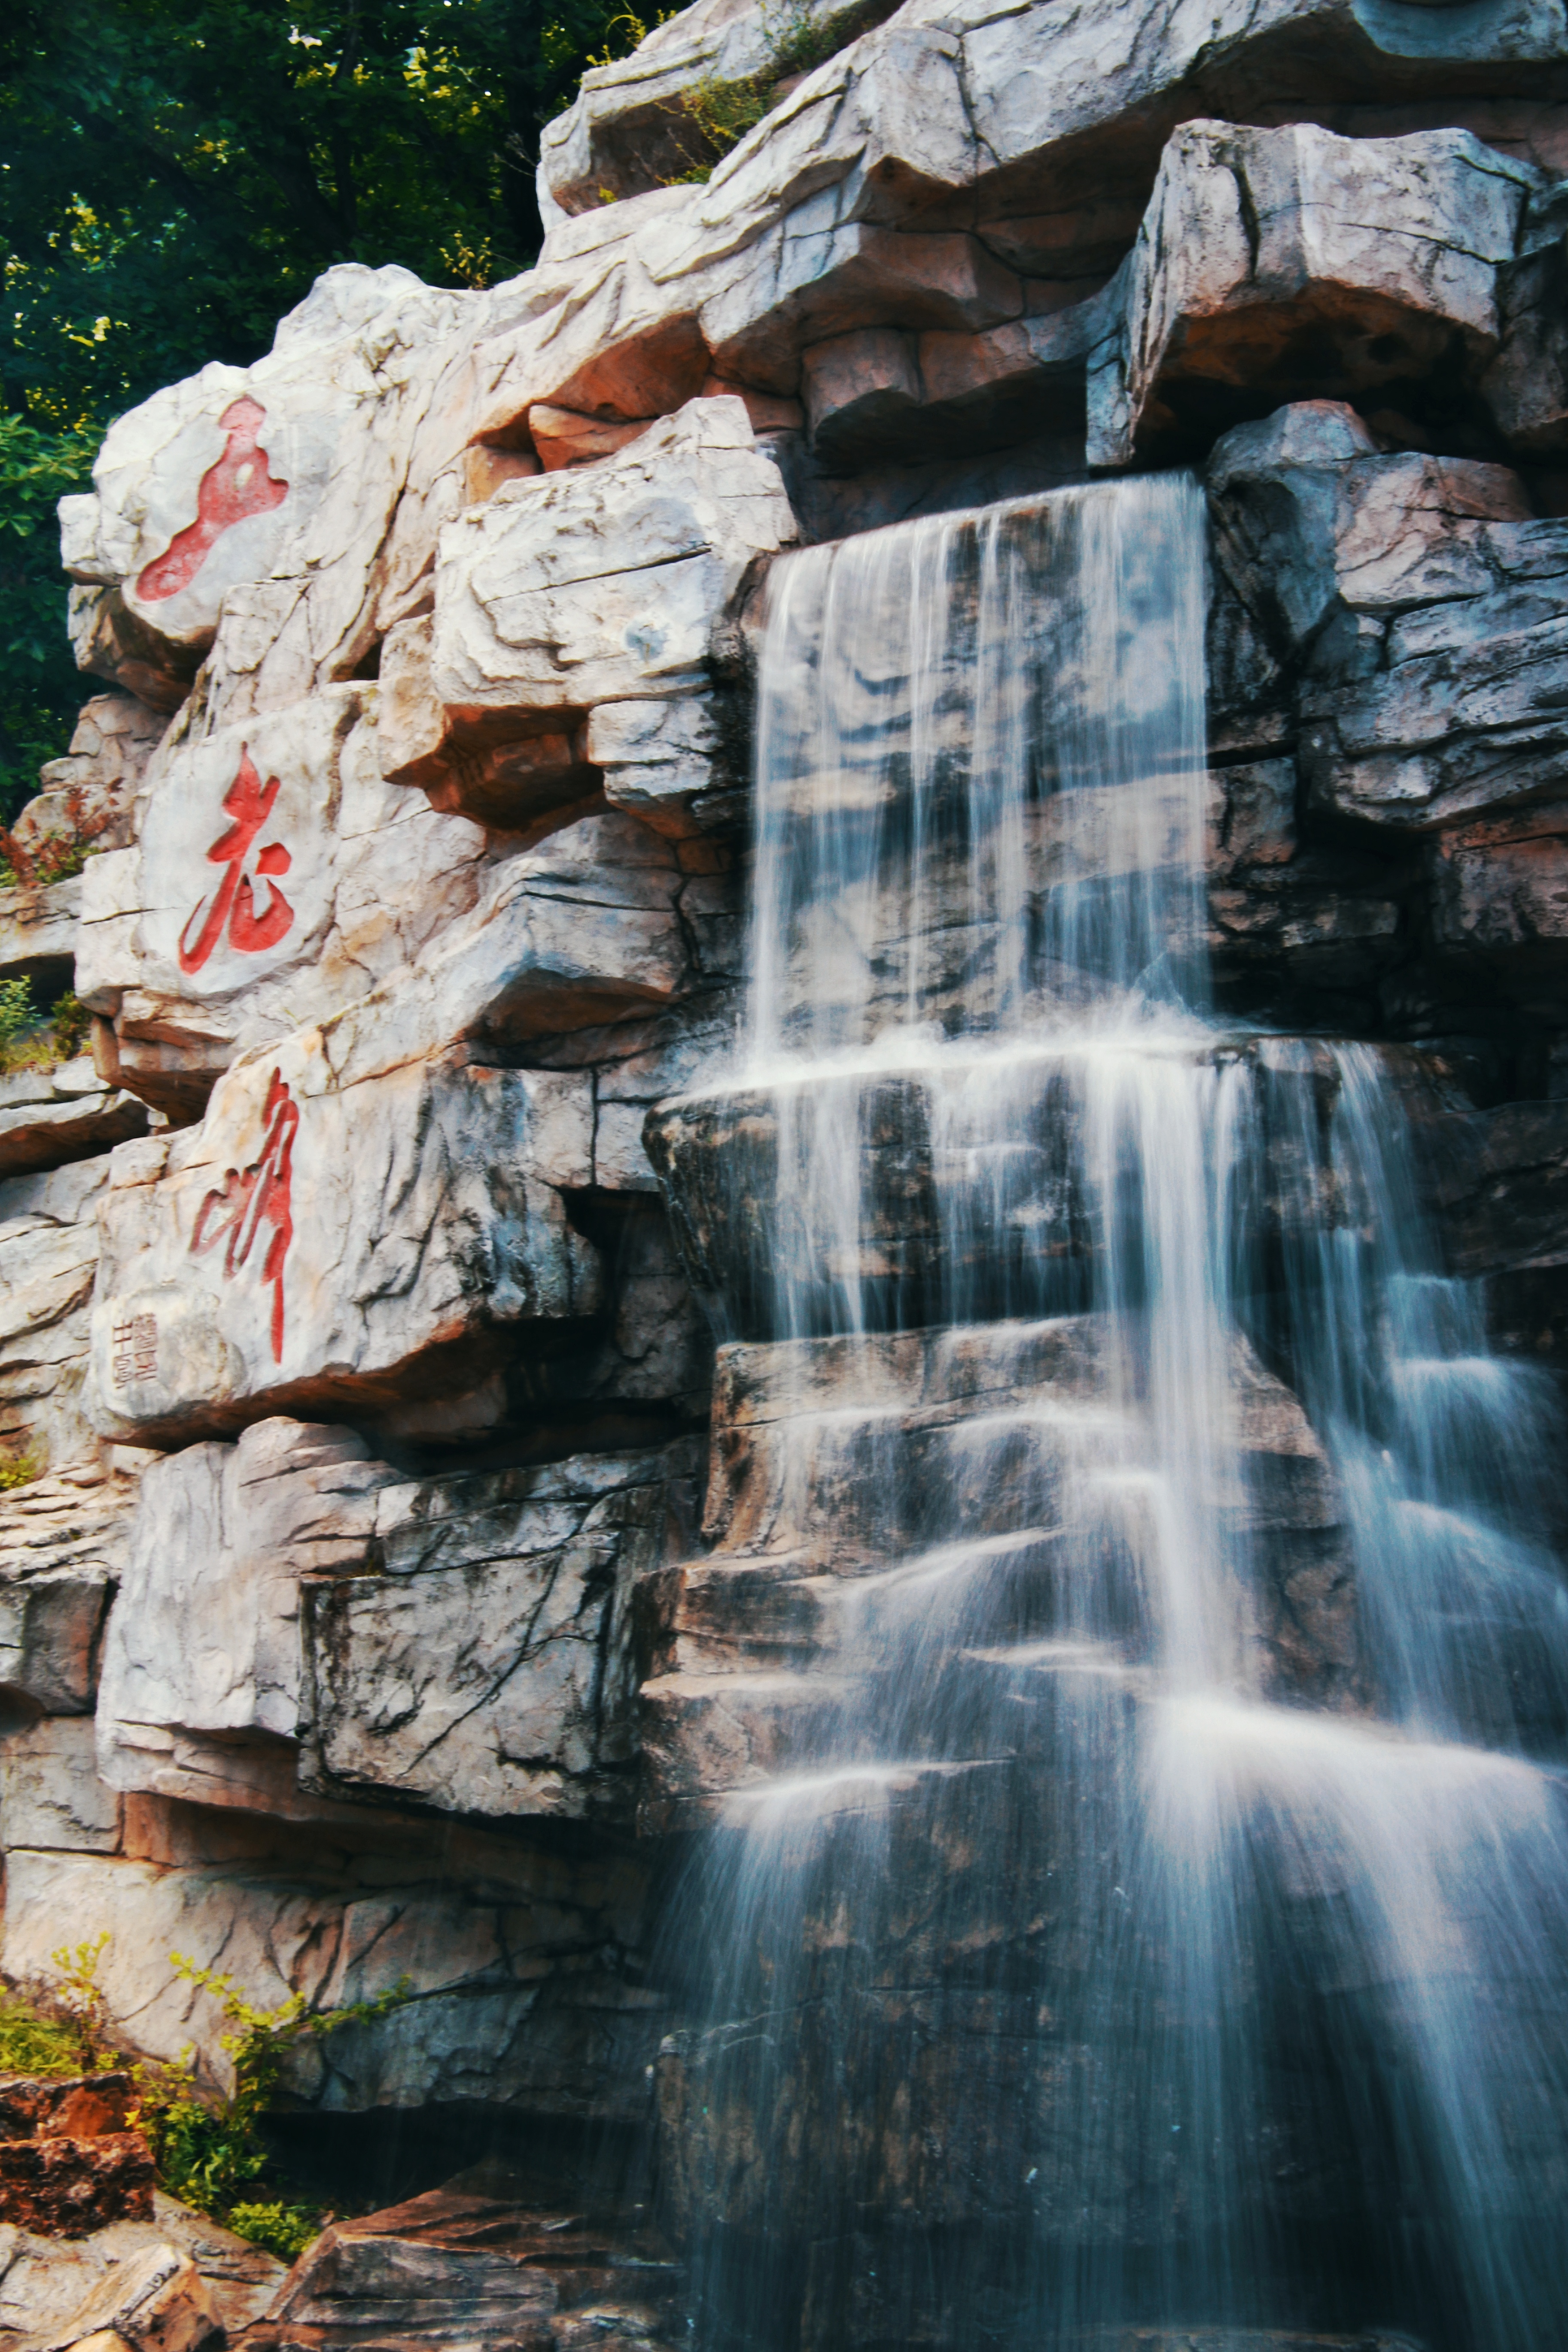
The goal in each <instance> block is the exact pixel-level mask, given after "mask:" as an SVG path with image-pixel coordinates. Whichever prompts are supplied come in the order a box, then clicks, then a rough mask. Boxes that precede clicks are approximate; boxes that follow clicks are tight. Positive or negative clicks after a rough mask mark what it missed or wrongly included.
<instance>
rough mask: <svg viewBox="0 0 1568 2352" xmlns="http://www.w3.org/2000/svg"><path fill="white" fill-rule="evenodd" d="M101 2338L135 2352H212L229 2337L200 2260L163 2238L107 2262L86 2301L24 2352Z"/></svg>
mask: <svg viewBox="0 0 1568 2352" xmlns="http://www.w3.org/2000/svg"><path fill="white" fill-rule="evenodd" d="M110 2331H112V2333H110ZM99 2336H101V2337H102V2338H103V2340H104V2342H105V2343H107V2344H112V2343H114V2341H115V2340H116V2339H119V2341H121V2342H122V2343H125V2344H129V2345H130V2346H131V2347H132V2352H207V2348H208V2347H221V2346H222V2345H223V2343H224V2340H225V2337H224V2326H223V2322H222V2320H221V2319H220V2318H219V2316H218V2309H217V2305H216V2303H215V2302H214V2300H213V2297H212V2294H211V2292H210V2290H209V2288H208V2286H207V2284H206V2281H205V2279H204V2278H203V2276H202V2274H201V2273H200V2271H199V2270H198V2269H197V2268H196V2265H195V2263H194V2262H193V2261H192V2259H191V2257H190V2255H189V2254H187V2253H185V2252H183V2251H182V2250H181V2248H179V2247H178V2246H172V2245H169V2244H167V2243H163V2242H160V2243H156V2244H153V2245H150V2246H140V2247H136V2248H134V2249H128V2250H127V2252H125V2253H123V2254H122V2255H121V2257H120V2259H119V2260H118V2261H117V2262H115V2263H112V2264H105V2266H104V2269H103V2272H102V2273H101V2275H100V2279H99V2281H98V2283H97V2284H96V2285H94V2286H92V2287H90V2288H89V2291H88V2294H87V2295H86V2297H85V2298H84V2299H83V2301H82V2302H81V2303H79V2305H77V2306H76V2308H75V2309H74V2310H72V2311H70V2312H69V2313H68V2314H67V2315H65V2316H64V2317H62V2318H60V2319H58V2320H57V2321H56V2322H55V2324H54V2326H52V2327H46V2328H44V2329H43V2330H42V2331H41V2332H40V2333H38V2334H37V2335H35V2336H27V2337H26V2338H25V2339H24V2342H23V2345H22V2346H21V2347H18V2352H69V2347H70V2346H72V2345H73V2344H79V2343H82V2342H84V2341H86V2340H87V2339H89V2338H90V2337H99Z"/></svg>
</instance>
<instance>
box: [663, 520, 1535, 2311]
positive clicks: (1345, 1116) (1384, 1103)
mask: <svg viewBox="0 0 1568 2352" xmlns="http://www.w3.org/2000/svg"><path fill="white" fill-rule="evenodd" d="M1204 562H1205V549H1204V522H1203V502H1202V499H1201V497H1200V494H1199V492H1198V491H1197V489H1196V488H1195V486H1194V484H1193V483H1192V482H1191V481H1189V480H1187V479H1185V478H1168V477H1167V478H1150V479H1142V480H1131V481H1127V482H1123V483H1119V484H1115V485H1107V486H1100V487H1095V488H1087V489H1081V490H1072V491H1067V492H1060V493H1057V494H1054V495H1051V496H1048V497H1042V498H1035V499H1026V500H1019V501H1015V502H1011V503H1009V504H1006V505H1004V506H1000V507H996V508H993V509H985V510H984V511H983V512H979V513H975V514H963V515H953V516H946V517H942V518H939V519H936V520H929V521H921V522H918V523H914V524H910V525H901V526H898V527H895V528H892V529H889V530H881V531H877V532H873V533H869V534H867V535H866V536H864V537H862V538H859V539H856V540H852V541H847V542H845V543H844V544H842V545H839V546H836V547H827V548H819V549H814V550H810V551H805V552H803V553H801V554H798V555H795V556H792V557H789V558H787V559H784V561H782V562H780V563H779V564H778V565H777V566H776V567H775V571H774V573H773V582H772V586H771V591H770V606H769V615H768V625H767V635H766V641H765V646H764V651H763V663H762V674H761V680H760V713H759V734H758V754H757V778H756V784H757V856H756V866H755V877H754V885H753V903H752V925H751V950H750V962H749V982H750V998H749V1014H748V1029H747V1036H746V1041H745V1047H744V1054H743V1059H742V1066H741V1067H740V1069H739V1070H738V1071H735V1070H731V1071H730V1072H728V1073H726V1074H724V1076H723V1079H722V1083H723V1084H724V1085H725V1086H728V1087H731V1088H733V1087H741V1088H743V1089H744V1090H745V1096H746V1100H747V1102H748V1104H749V1105H751V1106H752V1125H753V1127H756V1126H758V1125H759V1124H760V1125H761V1126H763V1127H765V1129H766V1136H767V1149H768V1152H769V1154H770V1155H771V1156H770V1157H769V1158H768V1160H767V1161H766V1166H767V1169H768V1171H769V1183H770V1185H771V1188H772V1189H771V1191H770V1192H769V1194H768V1197H767V1199H766V1200H765V1201H764V1202H763V1207H762V1212H761V1213H762V1214H763V1221H764V1224H765V1234H766V1246H765V1250H764V1251H763V1253H762V1260H763V1267H762V1273H761V1275H760V1276H759V1281H760V1283H761V1296H762V1297H763V1308H762V1309H761V1310H759V1311H760V1312H761V1313H762V1316H763V1321H764V1323H765V1327H766V1333H767V1336H768V1337H769V1338H770V1339H773V1341H775V1342H776V1343H777V1348H776V1357H777V1363H778V1367H779V1370H778V1371H777V1378H778V1380H779V1381H780V1382H781V1384H782V1385H781V1393H783V1391H784V1389H785V1388H788V1387H789V1386H790V1383H792V1382H793V1383H794V1389H793V1390H791V1393H792V1394H795V1395H796V1402H795V1403H794V1404H793V1405H792V1406H791V1409H790V1411H789V1412H788V1413H787V1414H786V1413H784V1412H783V1411H782V1409H781V1412H780V1414H779V1419H778V1431H779V1434H778V1436H777V1438H776V1450H777V1455H778V1459H777V1465H776V1480H777V1490H778V1496H779V1497H780V1500H779V1504H778V1509H777V1513H776V1526H777V1529H778V1530H779V1532H777V1533H776V1534H774V1535H772V1536H770V1537H768V1538H765V1539H760V1540H761V1554H760V1556H762V1555H767V1556H768V1557H769V1558H770V1559H772V1563H773V1565H772V1570H771V1571H770V1572H776V1573H781V1574H782V1573H783V1572H784V1568H787V1569H788V1570H789V1572H790V1573H791V1574H797V1575H798V1576H799V1577H800V1578H802V1579H805V1580H807V1581H809V1582H810V1583H811V1590H812V1592H813V1595H814V1606H815V1607H817V1608H818V1609H819V1611H820V1612H824V1613H825V1614H826V1616H827V1617H829V1618H830V1619H831V1622H832V1624H833V1627H834V1629H835V1633H834V1640H835V1644H836V1646H835V1649H834V1665H833V1672H832V1674H831V1675H824V1676H822V1677H821V1678H820V1679H821V1682H822V1688H821V1689H820V1690H819V1691H818V1693H817V1703H816V1712H815V1714H814V1715H813V1717H812V1721H813V1724H814V1730H813V1734H812V1753H811V1755H810V1757H809V1758H808V1759H805V1762H804V1763H803V1764H802V1765H801V1766H800V1767H799V1769H796V1768H795V1766H793V1765H792V1767H791V1769H789V1770H788V1771H787V1772H786V1773H785V1774H784V1775H783V1776H782V1777H781V1778H778V1779H776V1780H767V1781H763V1782H762V1783H760V1784H751V1785H742V1786H740V1787H737V1789H736V1790H734V1792H733V1793H732V1795H731V1797H730V1798H729V1799H728V1800H727V1801H726V1802H725V1804H724V1806H723V1808H722V1820H721V1822H720V1824H719V1825H718V1826H717V1827H716V1828H715V1829H714V1830H713V1831H712V1832H710V1833H709V1834H708V1835H707V1836H706V1837H705V1839H704V1840H703V1841H702V1842H701V1847H700V1855H699V1859H698V1861H697V1863H696V1864H695V1865H694V1878H693V1881H692V1884H691V1886H690V1889H689V1900H688V1902H687V1905H686V1906H685V1907H684V1910H683V1913H682V1918H681V1928H680V1933H681V1937H682V1938H683V1940H684V1942H685V1943H686V1944H687V1945H688V1946H689V1948H691V1950H692V1952H697V1950H698V1948H699V1947H700V1955H699V1957H697V1958H690V1957H688V1958H687V1960H686V1961H685V1963H684V1964H685V1965H687V1966H688V1967H689V1969H691V1970H692V1971H693V1972H694V1973H695V1974H700V1975H701V1976H702V1978H703V1983H704V1990H703V1999H704V2001H705V2003H706V2006H707V2010H708V2014H709V2015H710V2018H711V2020H712V2021H713V2022H712V2025H711V2027H710V2031H709V2034H708V2039H707V2041H706V2042H705V2044H704V2053H703V2060H702V2063H703V2064H704V2065H705V2067H706V2068H707V2073H706V2074H705V2075H704V2078H703V2079H704V2083H705V2084H706V2086H707V2087H706V2088H705V2091H704V2097H705V2099H707V2100H708V2101H709V2102H710V2104H711V2106H712V2109H713V2111H714V2112H715V2113H716V2114H717V2113H719V2112H721V2111H722V2112H724V2113H727V2114H731V2115H732V2116H738V2117H745V2118H749V2119H750V2120H749V2121H748V2122H747V2123H746V2125H745V2127H744V2129H742V2128H740V2126H737V2130H736V2132H735V2133H734V2134H732V2135H731V2139H730V2140H729V2141H728V2142H727V2143H726V2146H727V2147H729V2149H730V2154H729V2156H728V2157H727V2158H725V2159H724V2161H725V2163H726V2164H727V2165H728V2167H729V2168H728V2170H727V2171H725V2172H724V2175H723V2177H722V2179H719V2178H715V2179H712V2180H711V2181H710V2183H709V2187H710V2191H711V2196H710V2202H711V2205H712V2207H713V2209H714V2210H717V2211H720V2212H721V2213H722V2214H723V2215H724V2217H725V2219H724V2222H723V2225H722V2227H716V2228H715V2229H714V2230H712V2231H710V2232H709V2233H708V2235H707V2237H706V2238H705V2239H704V2240H703V2242H701V2243H700V2245H699V2246H698V2248H697V2249H696V2255H695V2266H696V2284H695V2289H694V2294H695V2307H696V2311H697V2314H698V2320H697V2325H698V2326H699V2331H700V2334H699V2340H700V2341H701V2342H702V2343H703V2344H704V2347H717V2346H719V2345H721V2344H729V2343H733V2344H735V2345H737V2346H747V2347H761V2346H764V2345H773V2344H774V2343H777V2344H780V2345H784V2344H789V2345H790V2346H791V2347H794V2346H795V2345H796V2344H799V2345H802V2346H805V2347H813V2352H817V2347H820V2352H838V2347H847V2346H849V2345H857V2346H858V2345H861V2344H866V2345H870V2344H873V2343H875V2344H886V2345H887V2346H889V2347H891V2346H893V2345H895V2344H896V2345H900V2346H902V2345H905V2344H908V2345H914V2344H926V2343H929V2344H932V2345H938V2344H941V2345H946V2344H949V2343H952V2344H962V2345H968V2344H971V2343H973V2344H974V2345H976V2346H978V2345H980V2344H982V2343H984V2344H1005V2345H1015V2344H1016V2345H1018V2346H1020V2347H1021V2346H1023V2345H1026V2344H1027V2345H1029V2346H1031V2347H1043V2346H1050V2345H1060V2346H1065V2345H1067V2344H1069V2343H1074V2344H1078V2343H1090V2342H1099V2341H1100V2337H1101V2332H1102V2331H1113V2330H1114V2329H1115V2328H1117V2327H1118V2326H1122V2325H1124V2324H1130V2323H1145V2324H1151V2325H1152V2324H1162V2325H1167V2326H1173V2327H1174V2326H1250V2327H1277V2328H1301V2327H1308V2326H1315V2327H1325V2326H1358V2327H1359V2326H1364V2325H1372V2324H1374V2323H1375V2324H1377V2325H1381V2326H1404V2327H1408V2328H1410V2329H1412V2330H1414V2331H1415V2332H1416V2333H1418V2334H1419V2335H1420V2336H1422V2337H1423V2338H1424V2340H1426V2341H1427V2342H1429V2343H1430V2344H1432V2345H1434V2346H1440V2347H1443V2352H1540V2347H1543V2346H1545V2345H1548V2344H1551V2343H1555V2342H1557V2341H1559V2340H1561V2339H1562V2338H1563V2337H1564V2336H1568V2255H1565V2252H1564V2246H1563V2213H1564V2210H1565V2202H1568V1811H1565V1788H1564V1781H1563V1771H1562V1765H1563V1756H1564V1750H1565V1747H1568V1588H1565V1586H1564V1581H1563V1572H1562V1570H1561V1568H1560V1566H1559V1563H1558V1561H1557V1559H1556V1558H1555V1556H1554V1554H1553V1551H1552V1543H1551V1539H1550V1538H1551V1528H1552V1519H1553V1517H1554V1512H1555V1501H1556V1498H1555V1497H1554V1496H1553V1495H1552V1492H1551V1491H1550V1486H1549V1482H1548V1481H1547V1479H1546V1477H1545V1475H1544V1473H1543V1468H1542V1465H1543V1464H1544V1463H1546V1462H1547V1461H1549V1459H1550V1456H1551V1452H1552V1426H1553V1425H1552V1399H1551V1396H1550V1394H1549V1393H1548V1392H1547V1391H1546V1390H1545V1388H1544V1385H1543V1384H1542V1381H1540V1380H1539V1379H1538V1378H1537V1376H1535V1375H1534V1374H1532V1373H1531V1371H1530V1370H1528V1369H1526V1368H1523V1367H1520V1366H1517V1365H1514V1364H1512V1363H1509V1362H1506V1361H1504V1360H1500V1359H1499V1358H1498V1357H1496V1356H1494V1355H1492V1354H1491V1353H1490V1352H1489V1349H1488V1347H1487V1343H1486V1339H1485V1336H1484V1332H1483V1329H1482V1318H1481V1311H1480V1302H1479V1298H1478V1297H1476V1296H1475V1295H1474V1293H1473V1292H1472V1291H1471V1290H1470V1289H1469V1288H1468V1287H1467V1286H1465V1285H1463V1284H1461V1283H1458V1282H1457V1281H1454V1280H1452V1279H1449V1278H1448V1277H1447V1276H1446V1275H1445V1274H1444V1272H1443V1270H1442V1266H1441V1262H1440V1258H1439V1256H1438V1254H1437V1252H1436V1246H1435V1242H1434V1238H1433V1236H1432V1235H1431V1234H1429V1233H1428V1232H1427V1230H1426V1226H1425V1224H1424V1222H1423V1218H1422V1215H1421V1213H1420V1210H1419V1206H1418V1191H1417V1186H1416V1182H1415V1160H1414V1158H1413V1153H1414V1150H1415V1144H1414V1141H1413V1137H1412V1133H1411V1130H1410V1128H1409V1123H1408V1119H1407V1114H1406V1100H1407V1096H1408V1090H1409V1088H1410V1087H1412V1086H1413V1085H1415V1084H1416V1083H1417V1079H1418V1073H1416V1072H1415V1070H1414V1066H1413V1064H1412V1059H1411V1057H1410V1056H1409V1055H1404V1056H1403V1057H1402V1056H1400V1055H1393V1054H1391V1053H1389V1052H1388V1051H1386V1050H1384V1049H1380V1048H1378V1047H1375V1046H1369V1045H1356V1044H1341V1043H1336V1042H1333V1041H1329V1040H1325V1039H1321V1038H1288V1037H1280V1036H1277V1035H1272V1034H1264V1033H1261V1032H1253V1033H1244V1032H1241V1031H1238V1030H1237V1029H1235V1028H1234V1027H1227V1026H1226V1025H1223V1024H1220V1023H1219V1022H1217V1021H1216V1019H1215V1016H1214V1014H1213V1013H1212V1011H1211V1008H1210V1004H1209V998H1208V992H1207V986H1206V977H1205V950H1204V939H1205V897H1204V873H1205V826H1206V823H1207V815H1208V807H1207V801H1208V792H1209V782H1208V776H1207V753H1206V742H1205V704H1204V625H1205V580H1204ZM758 1106H760V1107H761V1108H757V1107H758ZM911 1232H914V1233H916V1234H918V1236H919V1243H918V1246H911V1245H910V1241H909V1236H910V1233H911ZM812 1350H815V1351H816V1352H815V1353H814V1354H811V1353H809V1351H812ZM808 1360H809V1362H810V1363H811V1364H812V1365H815V1366H817V1367H818V1368H819V1370H820V1368H821V1367H825V1366H826V1367H828V1368H829V1369H830V1370H831V1372H832V1381H831V1385H830V1386H829V1384H828V1381H827V1372H826V1370H820V1379H821V1381H822V1383H823V1388H822V1399H823V1401H822V1402H821V1405H820V1409H816V1408H815V1407H814V1406H812V1404H811V1402H810V1398H809V1396H808V1397H807V1401H806V1403H805V1405H802V1404H800V1402H799V1400H798V1394H796V1392H797V1391H800V1390H801V1389H802V1388H803V1387H809V1383H808V1382H806V1381H805V1373H804V1372H803V1371H802V1370H801V1367H803V1366H805V1364H806V1363H807V1362H808ZM818 1376H819V1375H818V1373H814V1374H813V1377H814V1378H816V1377H818ZM770 1544H771V1546H772V1553H771V1554H769V1553H768V1546H769V1545H770ZM781 1561H782V1562H783V1567H780V1565H779V1563H780V1562H781ZM1042 2053H1043V2054H1042ZM706 2112H708V2110H707V2108H706V2107H705V2108H704V2113H706ZM737 2150H742V2151H743V2153H736V2151H737ZM691 2161H692V2162H693V2164H700V2162H701V2161H702V2158H700V2156H697V2155H694V2156H693V2157H692V2158H691ZM868 2273H869V2275H868ZM873 2282H874V2284H873ZM1106 2340H1107V2341H1108V2342H1109V2341H1113V2340H1115V2339H1114V2336H1113V2335H1108V2336H1107V2337H1106Z"/></svg>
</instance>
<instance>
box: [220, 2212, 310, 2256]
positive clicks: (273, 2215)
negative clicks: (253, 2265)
mask: <svg viewBox="0 0 1568 2352" xmlns="http://www.w3.org/2000/svg"><path fill="white" fill-rule="evenodd" d="M321 2223H322V2215H321V2208H320V2207H319V2206H316V2205H285V2204H284V2203H283V2202H282V2201H281V2200H274V2202H272V2203H271V2204H268V2205H246V2204H240V2205H231V2206H230V2207H229V2209H228V2216H227V2227H228V2228H229V2229H231V2230H232V2231H234V2234H235V2236H236V2237H237V2238H248V2239H249V2241H250V2242H251V2244H252V2245H253V2246H264V2247H265V2248H266V2250H267V2252H268V2253H269V2254H276V2255H277V2257H278V2259H279V2262H280V2263H296V2262H298V2261H299V2259H300V2255H301V2254H302V2253H303V2252H304V2251H305V2249H306V2247H307V2246H308V2245H309V2244H310V2242H311V2240H312V2239H314V2238H318V2237H320V2235H321Z"/></svg>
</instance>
